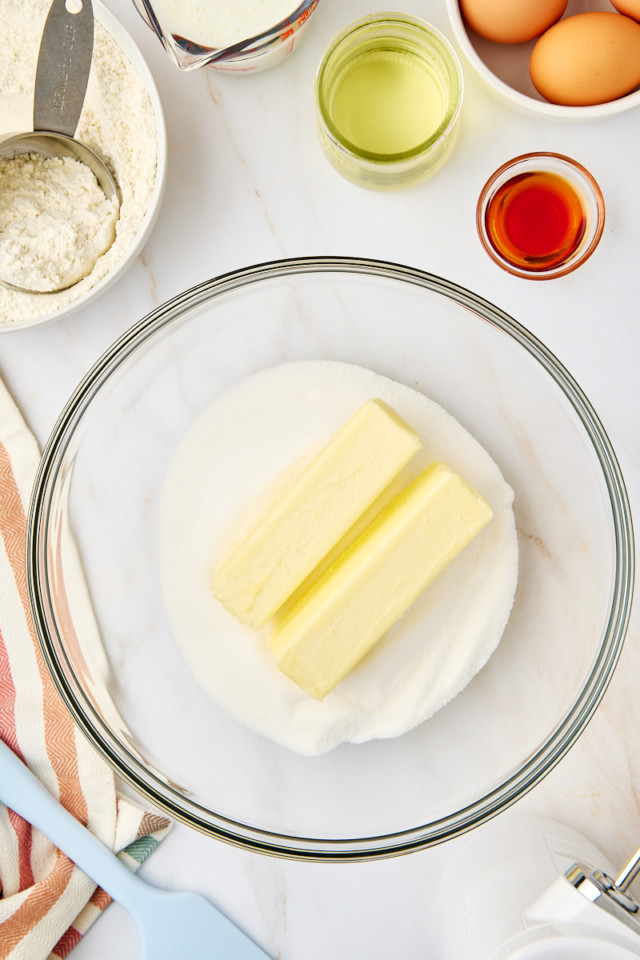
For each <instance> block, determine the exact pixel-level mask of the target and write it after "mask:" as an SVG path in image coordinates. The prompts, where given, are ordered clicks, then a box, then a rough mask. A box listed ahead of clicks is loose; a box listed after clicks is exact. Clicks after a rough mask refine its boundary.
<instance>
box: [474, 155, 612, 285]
mask: <svg viewBox="0 0 640 960" xmlns="http://www.w3.org/2000/svg"><path fill="white" fill-rule="evenodd" d="M604 220H605V208H604V200H603V198H602V193H601V191H600V187H599V186H598V184H597V182H596V180H595V179H594V178H593V176H592V175H591V174H590V173H589V171H588V170H586V169H585V167H583V166H582V164H580V163H577V161H575V160H572V159H571V158H570V157H565V156H563V155H562V154H559V153H527V154H523V155H522V156H520V157H515V158H514V159H513V160H509V161H508V162H507V163H505V164H503V165H502V166H501V167H500V168H499V170H496V172H495V173H494V174H492V176H491V177H489V179H488V181H487V182H486V184H485V185H484V187H483V189H482V192H481V193H480V197H479V199H478V206H477V210H476V225H477V228H478V234H479V236H480V240H481V241H482V244H483V246H484V248H485V250H486V251H487V253H488V254H489V256H490V257H491V258H492V260H494V261H495V263H497V264H498V266H500V267H502V268H503V270H507V271H508V272H509V273H512V274H514V275H515V276H517V277H525V278H526V279H528V280H550V279H552V278H554V277H562V276H564V275H565V274H567V273H570V272H571V271H572V270H575V269H576V268H577V267H579V266H580V265H581V264H583V263H584V262H585V260H586V259H587V258H588V257H590V256H591V254H592V253H593V251H594V250H595V248H596V247H597V245H598V243H599V241H600V237H601V236H602V231H603V229H604Z"/></svg>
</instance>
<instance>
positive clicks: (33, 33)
mask: <svg viewBox="0 0 640 960" xmlns="http://www.w3.org/2000/svg"><path fill="white" fill-rule="evenodd" d="M49 7H50V2H49V0H29V3H24V0H2V4H1V5H0V24H1V25H2V34H3V41H4V43H3V48H2V53H1V54H0V133H11V132H15V131H17V130H28V129H30V124H31V122H32V115H33V85H34V79H35V70H36V62H37V57H38V49H39V45H40V37H41V35H42V29H43V26H44V21H45V19H46V16H47V13H48V11H49ZM76 137H77V138H78V140H81V141H82V142H84V143H86V145H87V146H89V147H91V148H92V149H93V150H94V151H95V152H96V153H98V154H99V155H100V156H101V158H102V159H103V160H104V161H105V163H106V165H107V166H108V167H109V169H110V171H111V173H112V174H113V175H114V176H115V179H116V181H117V183H118V187H119V190H120V194H121V204H120V216H119V218H118V220H117V223H116V237H115V240H114V242H113V244H112V245H111V246H110V247H109V249H108V250H107V252H106V253H105V254H104V255H103V256H101V257H100V258H99V259H98V261H97V263H96V265H95V267H94V268H93V270H92V271H91V273H90V274H89V276H87V277H85V278H84V279H83V280H81V281H80V282H79V283H78V284H76V285H75V286H73V287H70V288H69V289H68V290H63V291H61V292H60V293H51V294H47V295H46V296H42V295H38V294H36V295H31V294H23V293H13V292H11V291H8V290H6V289H3V288H2V289H0V323H3V324H19V323H22V322H25V321H28V320H32V319H34V318H36V317H38V316H42V315H44V314H48V313H51V312H53V311H55V310H57V309H59V308H60V307H63V306H66V305H67V304H70V303H72V302H73V301H74V300H76V299H77V298H78V297H80V296H82V295H83V294H84V293H86V292H87V291H88V290H90V289H91V288H92V287H93V286H95V284H96V283H98V282H99V281H100V280H102V279H103V278H104V277H106V276H107V275H108V273H109V272H110V271H111V270H112V269H113V267H114V266H115V265H116V264H117V263H118V261H119V260H120V259H121V258H122V257H123V256H124V254H125V253H126V252H127V250H128V249H129V247H130V246H131V244H132V242H133V241H134V239H135V237H136V235H137V233H138V231H139V230H140V226H141V224H142V222H143V220H144V217H145V214H146V212H147V209H148V207H149V201H150V199H151V196H152V194H153V189H154V185H155V177H156V164H157V150H158V139H157V132H156V124H155V116H154V113H153V107H152V104H151V101H150V99H149V95H148V93H147V90H146V88H145V85H144V82H143V80H142V78H141V77H140V75H139V74H138V73H137V71H136V70H135V68H134V66H133V65H132V63H131V62H130V61H129V59H128V58H127V57H126V56H125V55H124V53H123V51H122V50H121V48H120V47H119V45H118V44H117V42H116V41H115V39H114V38H113V37H112V36H111V34H110V33H109V32H108V31H107V30H106V29H105V28H104V26H103V25H102V24H101V23H100V22H99V20H96V28H95V41H94V52H93V63H92V66H91V73H90V75H89V84H88V88H87V96H86V100H85V104H84V108H83V111H82V115H81V117H80V122H79V124H78V128H77V131H76Z"/></svg>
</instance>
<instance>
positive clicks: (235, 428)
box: [160, 361, 518, 755]
mask: <svg viewBox="0 0 640 960" xmlns="http://www.w3.org/2000/svg"><path fill="white" fill-rule="evenodd" d="M371 397H379V398H380V399H381V400H384V401H386V403H388V404H389V405H390V406H391V407H393V409H394V410H396V411H397V412H398V413H399V414H400V416H402V417H403V418H404V419H405V420H406V421H407V423H409V424H410V425H411V426H412V427H413V428H414V429H416V430H417V431H418V433H419V434H420V437H421V439H422V444H423V447H422V450H421V451H420V452H419V453H418V454H416V456H415V457H414V458H413V460H412V461H411V462H410V464H409V466H408V467H407V468H405V471H406V472H403V474H401V478H400V479H399V481H398V482H399V483H400V485H403V484H405V483H406V482H407V481H408V480H409V479H410V478H411V477H413V476H415V475H417V473H419V472H420V471H421V470H423V469H424V468H425V467H426V466H427V465H428V463H430V462H431V461H432V460H436V459H437V460H442V461H443V462H444V463H447V464H448V465H449V466H451V467H452V468H453V469H454V470H456V472H458V473H459V474H460V475H461V476H463V477H464V478H465V479H466V480H467V481H468V482H469V483H471V485H472V486H474V487H475V488H476V489H477V490H478V491H479V492H480V493H481V494H482V495H483V496H484V497H485V499H486V500H487V501H488V502H489V504H490V505H491V507H492V509H493V513H494V516H493V519H492V520H491V522H490V523H489V524H488V525H487V527H485V529H484V530H483V531H482V533H480V534H479V536H478V537H476V538H475V539H474V540H473V541H472V543H471V544H470V545H469V546H468V547H467V548H466V549H465V550H464V551H463V552H462V553H461V554H460V555H459V556H458V557H457V558H456V559H455V560H454V561H453V562H452V563H451V564H450V565H449V566H448V567H447V568H446V570H445V571H444V572H443V573H442V574H441V575H440V576H439V577H438V578H437V579H436V580H435V581H434V583H432V584H431V586H429V587H428V589H427V590H426V591H425V592H424V593H423V594H422V596H421V597H420V598H419V599H418V600H417V601H416V603H415V604H413V606H412V607H411V608H410V609H409V610H408V611H407V613H406V614H405V616H404V617H403V618H402V619H401V620H400V621H399V622H398V623H397V624H396V625H395V626H394V627H393V628H392V629H391V630H390V631H389V632H388V633H387V634H386V636H385V637H383V638H382V640H381V641H380V642H379V643H378V644H377V645H376V646H375V647H374V649H373V650H372V651H371V652H370V653H369V654H368V656H367V657H365V659H364V660H363V661H362V662H361V663H360V664H359V665H358V667H357V668H356V669H355V670H354V671H353V672H352V673H351V674H350V675H349V676H348V677H346V678H345V679H344V680H343V681H342V682H341V683H339V684H338V686H337V687H336V688H335V689H334V690H333V691H332V692H331V693H330V694H329V695H328V696H327V697H326V698H325V699H324V700H323V701H317V700H313V699H312V698H311V697H309V696H307V695H306V694H305V693H303V692H302V691H301V690H300V689H299V688H298V687H297V686H296V685H295V684H294V683H293V682H292V681H291V680H289V679H288V678H287V677H285V676H284V675H283V674H282V673H281V672H280V671H279V670H278V668H277V666H276V665H275V663H274V661H273V658H272V657H271V654H270V652H269V648H268V644H267V642H266V638H267V636H268V631H269V628H268V627H265V628H263V630H261V631H257V632H256V631H254V630H252V629H251V628H249V627H246V626H244V625H243V624H241V623H239V622H238V621H237V620H236V619H235V617H233V616H232V614H230V613H229V612H228V611H227V610H225V609H224V608H223V607H222V606H221V604H219V603H218V601H217V600H215V599H214V597H213V596H212V594H211V589H210V579H211V572H212V570H213V569H214V567H215V566H216V564H217V563H218V562H219V561H220V559H221V558H222V557H223V556H224V554H225V552H226V551H227V549H228V548H229V546H230V545H231V544H232V543H233V542H234V540H236V539H239V538H240V537H241V536H242V535H243V534H244V532H245V531H246V529H247V528H248V527H250V526H251V525H252V523H253V521H254V520H255V518H256V517H257V516H258V515H259V514H260V513H261V512H262V510H263V509H264V507H265V505H266V504H268V502H270V500H271V499H272V498H273V496H274V494H275V492H276V491H277V490H278V489H279V488H280V486H281V485H282V484H283V483H285V482H286V481H287V476H288V475H290V474H291V471H292V470H298V469H299V468H300V467H302V466H303V465H304V464H305V463H306V462H308V460H309V459H310V458H311V457H312V456H313V455H314V454H315V452H316V451H317V450H318V449H319V448H320V447H321V446H322V444H324V443H325V442H326V441H327V440H328V439H329V437H330V436H331V435H332V434H333V433H334V432H335V430H337V429H338V428H339V427H340V426H341V425H342V423H344V421H345V420H347V418H348V417H349V416H350V415H351V414H352V413H353V412H355V410H356V409H357V408H358V407H359V406H361V404H362V403H364V402H365V400H367V399H369V398H371ZM396 489H397V484H396V486H394V485H393V484H392V486H391V488H390V491H389V492H390V494H391V493H393V492H395V491H396ZM512 500H513V492H512V490H511V488H510V487H509V486H508V485H507V484H506V483H505V481H504V479H503V478H502V476H501V474H500V471H499V469H498V467H497V466H496V464H495V463H494V462H493V461H492V459H491V457H490V456H489V455H488V453H487V452H486V451H485V450H484V449H483V448H482V447H481V446H480V445H479V444H478V442H477V441H476V440H475V439H474V438H473V437H472V436H470V434H469V433H468V432H467V431H466V430H465V429H464V428H463V427H462V426H461V425H460V424H459V423H458V422H457V421H456V420H454V419H453V417H451V416H450V415H449V414H448V413H446V412H445V411H444V410H443V409H442V408H441V407H440V406H438V405H437V404H435V403H433V402H432V401H431V400H429V399H428V398H427V397H425V396H424V395H423V394H421V393H418V392H417V391H416V390H412V389H410V388H409V387H406V386H404V385H402V384H399V383H395V382H394V381H391V380H388V379H387V378H385V377H382V376H379V375H378V374H375V373H373V372H371V371H369V370H366V369H363V368H361V367H357V366H353V365H351V364H344V363H335V362H329V361H310V362H296V363H287V364H282V365H279V366H277V367H272V368H270V369H267V370H265V371H263V372H261V373H258V374H256V375H255V376H253V377H250V378H248V379H247V380H244V381H243V382H241V383H239V384H238V385H237V386H236V387H234V388H232V389H231V390H229V391H227V392H226V393H224V394H223V395H221V396H220V397H219V398H218V399H217V400H216V401H215V402H214V403H213V405H212V406H211V407H210V408H209V409H208V410H206V411H205V412H204V413H203V414H202V415H201V416H200V417H199V418H198V419H197V420H196V421H195V422H194V424H193V425H192V426H191V428H190V429H189V431H188V432H187V434H186V435H185V437H184V439H183V440H182V442H181V443H180V445H179V447H178V449H177V450H176V453H175V455H174V459H173V461H172V464H171V467H170V470H169V472H168V475H167V478H166V481H165V485H164V489H163V495H162V501H161V516H160V555H161V567H162V582H163V587H164V593H165V599H166V605H167V610H168V614H169V619H170V622H171V625H172V627H173V632H174V635H175V639H176V642H177V644H178V646H179V648H180V651H181V653H182V656H183V658H184V660H185V663H186V665H187V667H188V669H189V670H190V672H191V673H192V675H193V677H194V678H195V679H196V681H197V682H198V684H200V685H201V686H202V688H203V689H204V690H205V692H206V693H207V694H208V695H209V696H210V697H211V699H212V700H214V701H215V702H216V703H217V704H218V705H219V706H220V707H222V708H223V709H224V710H226V711H227V712H228V713H229V714H230V715H231V716H233V717H234V718H235V719H236V720H237V721H238V722H240V723H242V724H244V725H245V726H247V727H249V728H250V729H252V730H254V731H256V732H258V733H260V734H263V735H264V736H266V737H269V738H270V739H272V740H275V741H276V742H278V743H280V744H283V745H284V746H287V747H289V748H291V749H293V750H296V751H298V752H300V753H303V754H309V755H313V754H319V753H323V752H325V751H327V750H329V749H331V748H332V747H334V746H336V745H337V744H339V743H342V742H345V741H351V742H354V743H361V742H363V741H366V740H371V739H374V738H382V737H395V736H398V735H400V734H402V733H404V732H405V731H407V730H410V729H411V728H412V727H415V726H416V725H417V724H419V723H421V722H422V721H423V720H425V719H426V718H428V717H429V716H431V715H432V714H433V713H435V712H436V711H437V710H439V709H440V708H441V707H443V706H444V705H445V704H446V703H447V702H448V701H449V700H450V699H451V698H452V697H454V696H456V694H458V693H459V692H460V691H461V690H462V689H463V687H464V686H465V685H466V684H467V683H468V682H469V681H470V680H471V678H472V677H473V676H474V675H475V674H476V673H477V671H478V670H479V669H480V668H481V667H482V666H483V665H484V663H486V661H487V659H488V658H489V656H490V655H491V653H492V652H493V650H494V649H495V647H496V645H497V644H498V642H499V640H500V637H501V635H502V633H503V630H504V627H505V624H506V622H507V619H508V616H509V613H510V610H511V606H512V602H513V597H514V592H515V586H516V580H517V566H518V560H517V556H518V552H517V538H516V532H515V522H514V517H513V510H512Z"/></svg>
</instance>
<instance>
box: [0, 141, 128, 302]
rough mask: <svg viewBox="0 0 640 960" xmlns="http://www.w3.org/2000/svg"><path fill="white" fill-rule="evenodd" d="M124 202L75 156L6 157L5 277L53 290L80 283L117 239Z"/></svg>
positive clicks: (1, 260) (0, 165)
mask: <svg viewBox="0 0 640 960" xmlns="http://www.w3.org/2000/svg"><path fill="white" fill-rule="evenodd" d="M117 214H118V204H117V201H116V200H115V199H111V200H108V199H107V197H106V196H105V195H104V192H103V190H102V188H101V187H100V184H99V183H98V181H97V180H96V177H95V175H94V174H93V172H92V171H91V170H90V169H89V167H87V166H86V165H85V164H84V163H81V162H80V161H79V160H75V159H74V158H72V157H44V156H42V155H41V154H38V153H33V154H18V155H16V156H13V157H10V158H5V157H0V277H2V279H3V280H5V281H7V282H8V283H11V284H13V285H14V286H16V287H22V288H23V289H25V290H33V291H38V290H39V291H41V292H50V291H52V290H61V289H63V288H65V287H68V286H70V285H71V284H73V283H77V282H78V280H81V279H82V277H85V276H86V275H87V274H88V273H90V272H91V270H92V269H93V266H94V264H95V263H96V261H97V259H98V257H100V256H102V254H103V253H104V252H105V251H106V250H108V249H109V247H110V246H111V244H112V243H113V240H114V238H115V222H116V218H117Z"/></svg>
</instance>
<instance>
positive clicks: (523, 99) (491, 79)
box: [446, 0, 640, 120]
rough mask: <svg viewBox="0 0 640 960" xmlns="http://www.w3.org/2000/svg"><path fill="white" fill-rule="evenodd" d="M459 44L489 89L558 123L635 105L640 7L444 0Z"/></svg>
mask: <svg viewBox="0 0 640 960" xmlns="http://www.w3.org/2000/svg"><path fill="white" fill-rule="evenodd" d="M446 2H447V9H448V13H449V19H450V22H451V27H452V30H453V33H454V36H455V40H456V43H457V45H458V47H459V49H460V50H461V52H462V53H463V55H464V56H465V58H466V60H467V61H468V63H469V65H470V66H471V67H472V68H473V69H474V70H475V72H476V73H477V74H478V76H479V77H480V78H481V79H482V80H483V81H484V82H485V84H486V85H487V86H488V87H489V89H490V90H491V91H492V92H494V93H495V94H497V95H498V96H499V97H501V98H504V99H506V100H508V101H509V102H510V103H511V104H513V105H514V106H516V107H518V108H520V109H522V110H524V111H528V112H534V113H537V114H538V115H543V116H546V117H556V118H559V119H562V120H569V119H579V120H587V119H594V118H597V117H604V116H609V115H612V114H616V113H620V112H622V111H624V110H629V109H631V108H633V107H637V106H638V105H640V0H615V6H614V4H613V2H612V3H609V2H608V0H520V2H518V3H513V2H511V0H446Z"/></svg>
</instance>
